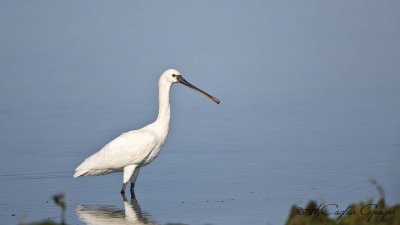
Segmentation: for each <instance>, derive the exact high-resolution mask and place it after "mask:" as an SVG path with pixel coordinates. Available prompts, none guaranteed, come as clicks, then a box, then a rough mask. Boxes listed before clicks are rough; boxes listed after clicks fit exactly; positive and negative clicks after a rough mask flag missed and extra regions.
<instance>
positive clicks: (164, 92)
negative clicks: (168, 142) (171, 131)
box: [156, 81, 171, 129]
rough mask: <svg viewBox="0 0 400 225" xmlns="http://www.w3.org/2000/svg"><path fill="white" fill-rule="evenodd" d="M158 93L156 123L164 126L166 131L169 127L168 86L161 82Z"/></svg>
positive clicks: (169, 87) (169, 86)
mask: <svg viewBox="0 0 400 225" xmlns="http://www.w3.org/2000/svg"><path fill="white" fill-rule="evenodd" d="M158 87H159V93H158V101H159V106H158V117H157V120H156V123H158V124H160V125H162V126H165V127H166V128H167V129H168V127H169V120H170V115H171V112H170V106H169V90H170V89H171V85H170V84H166V83H164V82H163V81H160V82H159V84H158Z"/></svg>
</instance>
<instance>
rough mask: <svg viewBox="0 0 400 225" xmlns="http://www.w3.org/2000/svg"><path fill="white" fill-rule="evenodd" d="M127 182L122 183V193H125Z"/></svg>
mask: <svg viewBox="0 0 400 225" xmlns="http://www.w3.org/2000/svg"><path fill="white" fill-rule="evenodd" d="M125 188H126V183H123V184H122V188H121V194H125Z"/></svg>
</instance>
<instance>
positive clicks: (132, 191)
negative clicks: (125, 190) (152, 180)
mask: <svg viewBox="0 0 400 225" xmlns="http://www.w3.org/2000/svg"><path fill="white" fill-rule="evenodd" d="M135 197H136V196H135V183H131V198H135Z"/></svg>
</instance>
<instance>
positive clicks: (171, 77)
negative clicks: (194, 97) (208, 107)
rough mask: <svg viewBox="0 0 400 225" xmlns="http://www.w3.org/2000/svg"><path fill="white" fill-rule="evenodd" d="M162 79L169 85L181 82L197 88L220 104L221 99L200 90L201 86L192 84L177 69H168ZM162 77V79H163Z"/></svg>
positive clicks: (194, 88)
mask: <svg viewBox="0 0 400 225" xmlns="http://www.w3.org/2000/svg"><path fill="white" fill-rule="evenodd" d="M161 79H163V80H165V81H167V82H168V83H169V85H172V84H173V83H181V84H183V85H185V86H187V87H190V88H192V89H193V90H196V91H198V92H200V93H201V94H202V95H204V96H206V97H207V98H208V99H210V100H212V101H214V102H215V103H217V104H219V102H220V101H219V99H218V98H215V97H213V96H211V95H209V94H207V93H206V92H204V91H202V90H200V89H199V88H197V87H196V86H194V85H192V84H191V83H189V82H188V81H187V80H185V79H184V78H183V77H182V75H181V73H179V72H178V71H177V70H174V69H168V70H166V71H165V72H164V73H163V74H162V75H161ZM161 79H160V81H161Z"/></svg>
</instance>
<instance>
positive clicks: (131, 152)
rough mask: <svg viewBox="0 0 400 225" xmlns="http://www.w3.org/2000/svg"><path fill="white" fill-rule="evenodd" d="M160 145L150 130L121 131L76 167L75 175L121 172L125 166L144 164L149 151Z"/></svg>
mask: <svg viewBox="0 0 400 225" xmlns="http://www.w3.org/2000/svg"><path fill="white" fill-rule="evenodd" d="M157 147H161V146H160V144H159V143H158V142H157V138H156V137H155V135H154V134H152V132H151V131H146V130H134V131H130V132H127V133H123V134H122V135H121V136H119V137H117V138H116V139H114V140H113V141H111V142H110V143H108V144H106V145H105V146H104V147H103V148H102V149H101V150H100V151H98V152H97V153H95V154H93V155H92V156H90V157H88V158H87V159H85V161H84V162H83V163H82V164H81V165H79V166H78V168H76V173H75V175H74V176H75V177H78V176H82V175H87V176H90V175H103V174H108V173H113V172H122V171H123V169H124V167H125V166H129V165H138V166H142V165H144V164H145V162H146V159H148V157H149V155H150V153H151V152H152V151H154V150H155V148H157Z"/></svg>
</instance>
